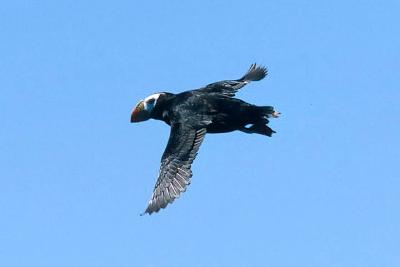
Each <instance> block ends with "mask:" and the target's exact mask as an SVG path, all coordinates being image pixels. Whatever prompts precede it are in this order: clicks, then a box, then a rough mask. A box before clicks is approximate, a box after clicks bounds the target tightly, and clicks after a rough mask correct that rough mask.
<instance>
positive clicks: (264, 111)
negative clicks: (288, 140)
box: [131, 64, 279, 214]
mask: <svg viewBox="0 0 400 267" xmlns="http://www.w3.org/2000/svg"><path fill="white" fill-rule="evenodd" d="M266 74H267V72H266V69H265V68H260V67H256V65H255V64H253V65H252V66H251V67H250V69H249V71H248V72H247V73H246V74H245V75H244V76H243V77H242V78H241V79H238V80H227V81H220V82H216V83H212V84H209V85H207V86H206V87H203V88H200V89H195V90H190V91H186V92H182V93H179V94H172V93H165V92H164V93H158V94H154V95H151V96H149V97H147V98H146V99H145V100H142V101H140V102H139V104H138V105H137V106H136V108H135V109H134V111H133V112H132V116H131V122H139V121H143V120H147V119H149V118H153V119H157V120H162V121H164V122H165V123H167V124H168V125H170V126H171V134H170V138H169V141H168V144H167V147H166V149H165V151H164V154H163V157H162V159H161V168H160V173H159V177H158V180H157V183H156V186H155V188H154V191H153V195H152V198H151V200H150V201H149V205H148V207H147V209H146V211H145V212H146V213H149V214H151V213H152V212H157V211H158V210H160V209H161V208H165V207H166V205H167V204H168V203H171V202H172V201H173V200H174V199H175V198H177V197H178V196H179V195H180V193H181V192H183V191H185V190H186V186H187V185H188V184H189V183H190V178H191V176H192V172H191V164H192V162H193V160H194V158H195V157H196V155H197V152H198V149H199V146H200V144H201V142H202V141H203V139H204V136H205V134H206V133H226V132H231V131H235V130H240V131H243V132H246V133H258V134H262V135H267V136H271V135H272V133H274V131H273V130H272V129H271V128H269V127H268V126H267V124H268V119H267V118H269V117H277V116H278V115H279V113H278V112H276V111H274V109H273V107H271V106H261V107H260V106H256V105H252V104H249V103H246V102H244V101H242V100H240V99H237V98H234V97H233V96H234V95H235V93H236V91H237V90H238V89H240V88H242V87H243V86H244V85H246V84H247V83H249V82H250V81H257V80H261V79H262V78H264V77H265V75H266Z"/></svg>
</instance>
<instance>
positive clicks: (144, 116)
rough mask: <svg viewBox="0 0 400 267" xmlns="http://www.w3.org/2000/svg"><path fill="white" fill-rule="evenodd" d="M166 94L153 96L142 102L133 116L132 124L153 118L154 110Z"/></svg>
mask: <svg viewBox="0 0 400 267" xmlns="http://www.w3.org/2000/svg"><path fill="white" fill-rule="evenodd" d="M163 95H165V94H164V93H157V94H152V95H150V96H148V97H146V98H145V99H144V100H140V101H139V103H138V104H137V105H136V107H135V108H134V109H133V111H132V114H131V122H140V121H145V120H148V119H150V118H151V115H152V112H153V109H154V107H155V106H157V104H158V102H159V101H160V98H162V97H163Z"/></svg>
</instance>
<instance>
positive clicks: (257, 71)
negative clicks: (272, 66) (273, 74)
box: [238, 63, 268, 82]
mask: <svg viewBox="0 0 400 267" xmlns="http://www.w3.org/2000/svg"><path fill="white" fill-rule="evenodd" d="M267 74H268V70H267V68H266V67H263V66H257V64H256V63H253V64H251V66H250V68H249V70H248V71H247V72H246V74H245V75H244V76H243V77H242V78H240V79H239V80H238V81H241V82H251V81H259V80H261V79H263V78H264V77H265V76H267Z"/></svg>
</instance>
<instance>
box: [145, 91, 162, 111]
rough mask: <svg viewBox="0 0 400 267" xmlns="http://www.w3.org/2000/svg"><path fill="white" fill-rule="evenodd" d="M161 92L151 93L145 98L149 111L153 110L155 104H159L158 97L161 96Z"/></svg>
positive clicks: (146, 107)
mask: <svg viewBox="0 0 400 267" xmlns="http://www.w3.org/2000/svg"><path fill="white" fill-rule="evenodd" d="M160 95H161V94H160V93H158V94H152V95H149V96H148V97H146V98H145V99H144V101H143V102H144V108H145V109H146V110H147V111H151V110H152V109H153V108H154V106H155V105H156V104H157V100H158V98H159V97H160Z"/></svg>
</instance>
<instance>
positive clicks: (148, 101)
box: [147, 98, 156, 105]
mask: <svg viewBox="0 0 400 267" xmlns="http://www.w3.org/2000/svg"><path fill="white" fill-rule="evenodd" d="M154 101H156V100H155V99H154V98H150V99H149V100H147V104H150V105H152V104H154Z"/></svg>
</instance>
